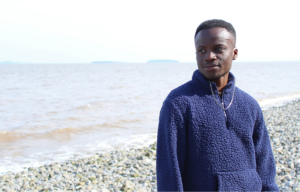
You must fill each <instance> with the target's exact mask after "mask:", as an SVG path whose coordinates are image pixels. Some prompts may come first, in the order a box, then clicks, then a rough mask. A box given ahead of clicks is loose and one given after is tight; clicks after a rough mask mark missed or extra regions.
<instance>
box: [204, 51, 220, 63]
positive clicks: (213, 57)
mask: <svg viewBox="0 0 300 192" xmlns="http://www.w3.org/2000/svg"><path fill="white" fill-rule="evenodd" d="M216 59H217V56H216V54H215V53H213V52H212V51H209V52H207V55H206V57H205V61H213V60H216Z"/></svg>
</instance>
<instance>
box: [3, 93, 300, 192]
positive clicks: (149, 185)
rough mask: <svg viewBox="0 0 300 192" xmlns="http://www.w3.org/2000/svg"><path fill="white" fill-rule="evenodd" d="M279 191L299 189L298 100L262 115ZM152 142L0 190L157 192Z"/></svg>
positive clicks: (14, 178)
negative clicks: (267, 133)
mask: <svg viewBox="0 0 300 192" xmlns="http://www.w3.org/2000/svg"><path fill="white" fill-rule="evenodd" d="M263 114H264V118H265V123H266V126H267V128H268V132H269V137H270V140H271V145H272V148H273V154H274V158H275V163H276V168H277V169H276V173H277V176H276V178H275V180H276V183H277V185H278V186H279V188H280V190H281V191H282V190H286V191H297V190H300V99H298V100H293V101H289V102H287V103H286V104H285V105H283V106H276V105H275V106H273V107H269V108H267V109H266V110H263ZM155 163H156V143H153V144H151V145H149V147H142V148H132V149H126V150H125V149H124V150H113V151H110V152H105V153H101V154H99V153H98V154H95V155H93V156H90V157H87V158H82V159H77V160H67V161H64V162H60V163H52V164H50V165H44V166H40V167H38V168H32V167H29V168H28V169H27V171H21V172H17V173H9V172H8V173H5V174H4V175H1V176H0V191H1V189H2V191H13V190H14V191H22V190H23V191H41V190H43V191H65V190H67V191H68V190H69V191H105V192H108V191H120V190H121V191H156V170H155Z"/></svg>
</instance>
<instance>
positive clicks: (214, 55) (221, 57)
mask: <svg viewBox="0 0 300 192" xmlns="http://www.w3.org/2000/svg"><path fill="white" fill-rule="evenodd" d="M235 42H236V33H235V30H234V28H233V26H232V25H231V24H230V23H227V22H226V21H223V20H217V19H213V20H208V21H205V22H203V23H201V24H200V25H199V27H198V28H197V30H196V33H195V48H196V59H197V64H198V68H199V71H200V73H201V74H202V75H203V76H204V77H205V78H206V79H208V80H218V79H220V78H225V79H227V78H228V72H229V70H230V69H231V65H232V60H235V59H236V58H237V55H238V50H237V49H236V48H235Z"/></svg>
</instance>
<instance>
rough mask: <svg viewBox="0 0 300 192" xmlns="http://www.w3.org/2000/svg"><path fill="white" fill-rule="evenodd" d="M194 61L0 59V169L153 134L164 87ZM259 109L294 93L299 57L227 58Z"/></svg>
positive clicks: (184, 77) (132, 142)
mask: <svg viewBox="0 0 300 192" xmlns="http://www.w3.org/2000/svg"><path fill="white" fill-rule="evenodd" d="M195 70H197V65H196V63H107V64H105V63H100V64H22V65H16V64H9V65H0V174H5V173H7V172H18V171H21V170H23V169H26V168H27V167H38V166H41V165H45V164H50V163H53V162H61V161H64V160H70V159H76V158H77V159H78V158H84V157H87V156H90V155H93V154H96V153H102V152H105V151H110V150H115V149H128V148H133V147H142V146H147V145H149V144H151V143H153V142H155V140H156V136H157V127H158V117H159V112H160V109H161V106H162V103H163V101H164V99H165V98H166V97H167V95H168V94H169V93H170V91H171V90H172V89H174V88H176V87H178V86H180V85H182V84H183V83H185V82H187V81H190V80H191V78H192V74H193V72H194V71H195ZM231 72H232V73H233V74H234V75H235V77H236V86H237V87H239V88H240V89H242V90H244V91H246V92H248V93H249V94H250V95H252V96H253V97H254V98H255V99H256V100H257V101H258V102H259V104H260V105H261V107H262V108H263V109H267V108H268V107H270V106H274V105H283V104H284V103H286V102H289V101H291V100H295V99H297V98H300V83H299V82H300V62H234V63H233V66H232V69H231Z"/></svg>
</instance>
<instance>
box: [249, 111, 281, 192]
mask: <svg viewBox="0 0 300 192" xmlns="http://www.w3.org/2000/svg"><path fill="white" fill-rule="evenodd" d="M253 141H254V146H255V155H256V170H257V173H258V175H259V176H260V178H261V180H262V191H279V188H278V186H277V185H276V183H275V176H276V167H275V161H274V157H273V152H272V147H271V143H270V139H269V135H268V131H267V128H266V125H265V122H264V119H263V114H262V111H261V109H260V111H259V114H258V117H257V120H256V124H255V128H254V133H253Z"/></svg>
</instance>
